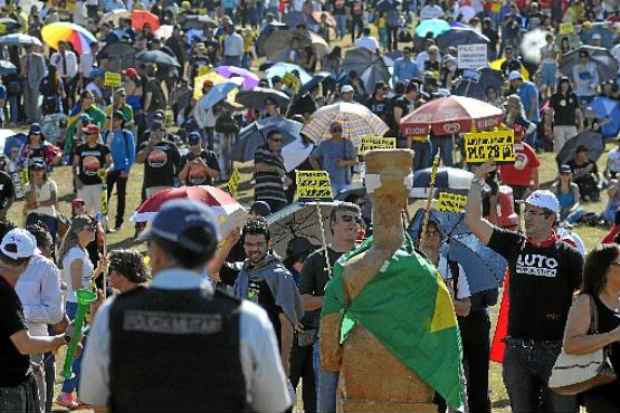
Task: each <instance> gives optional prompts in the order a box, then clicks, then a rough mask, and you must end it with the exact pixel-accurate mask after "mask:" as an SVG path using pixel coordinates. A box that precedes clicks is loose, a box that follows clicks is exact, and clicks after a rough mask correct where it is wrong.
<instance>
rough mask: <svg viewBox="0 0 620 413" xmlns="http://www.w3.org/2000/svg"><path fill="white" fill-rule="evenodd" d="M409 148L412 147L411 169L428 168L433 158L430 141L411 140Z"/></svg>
mask: <svg viewBox="0 0 620 413" xmlns="http://www.w3.org/2000/svg"><path fill="white" fill-rule="evenodd" d="M411 149H413V170H414V172H415V171H417V170H419V169H424V168H428V167H429V166H431V164H432V163H433V158H432V157H431V150H432V148H431V143H430V141H426V142H413V143H412V144H411Z"/></svg>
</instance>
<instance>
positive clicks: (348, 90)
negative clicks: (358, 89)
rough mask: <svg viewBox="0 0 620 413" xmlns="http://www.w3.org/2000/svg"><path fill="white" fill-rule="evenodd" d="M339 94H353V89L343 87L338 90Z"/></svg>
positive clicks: (351, 87)
mask: <svg viewBox="0 0 620 413" xmlns="http://www.w3.org/2000/svg"><path fill="white" fill-rule="evenodd" d="M340 92H342V93H352V92H355V89H353V86H351V85H344V86H343V87H342V89H340Z"/></svg>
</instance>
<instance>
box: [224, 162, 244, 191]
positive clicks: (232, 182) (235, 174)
mask: <svg viewBox="0 0 620 413" xmlns="http://www.w3.org/2000/svg"><path fill="white" fill-rule="evenodd" d="M240 181H241V174H240V173H239V169H237V167H234V168H233V171H232V174H231V175H230V179H229V180H228V183H227V184H226V186H227V187H228V193H229V194H230V195H232V197H233V198H235V197H236V196H237V190H238V189H239V182H240Z"/></svg>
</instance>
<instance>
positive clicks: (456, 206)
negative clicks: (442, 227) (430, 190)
mask: <svg viewBox="0 0 620 413" xmlns="http://www.w3.org/2000/svg"><path fill="white" fill-rule="evenodd" d="M438 200H439V205H438V207H437V209H438V210H439V211H441V212H463V211H465V205H466V204H467V197H466V196H465V195H459V194H451V193H449V192H440V193H439V196H438Z"/></svg>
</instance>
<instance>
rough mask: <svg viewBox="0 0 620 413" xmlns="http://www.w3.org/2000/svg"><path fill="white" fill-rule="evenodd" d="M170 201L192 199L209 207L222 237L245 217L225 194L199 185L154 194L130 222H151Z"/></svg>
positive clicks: (237, 205) (140, 207)
mask: <svg viewBox="0 0 620 413" xmlns="http://www.w3.org/2000/svg"><path fill="white" fill-rule="evenodd" d="M171 199H192V200H194V201H198V202H202V203H204V204H205V205H207V206H209V209H210V210H211V212H212V213H213V216H214V219H215V220H216V221H217V222H218V224H219V226H220V235H221V236H222V237H225V236H226V235H227V234H228V233H229V232H230V231H231V230H232V229H234V228H236V227H238V226H240V225H241V224H242V222H243V221H244V220H245V218H246V216H247V213H246V211H245V208H243V206H241V204H239V203H238V202H237V201H236V200H235V199H234V198H233V197H231V196H230V195H229V194H228V193H227V192H224V191H222V190H221V189H219V188H216V187H213V186H208V185H200V186H182V187H179V188H171V189H167V190H164V191H161V192H158V193H156V194H155V195H153V196H152V197H150V198H148V199H147V200H146V201H144V202H143V203H142V205H140V206H139V207H138V209H136V212H134V214H133V215H132V217H131V220H132V221H133V222H136V223H138V224H139V223H146V222H150V221H152V220H153V218H154V217H155V215H156V214H157V212H158V211H159V209H160V208H161V206H162V205H163V204H164V203H166V202H167V201H170V200H171Z"/></svg>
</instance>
